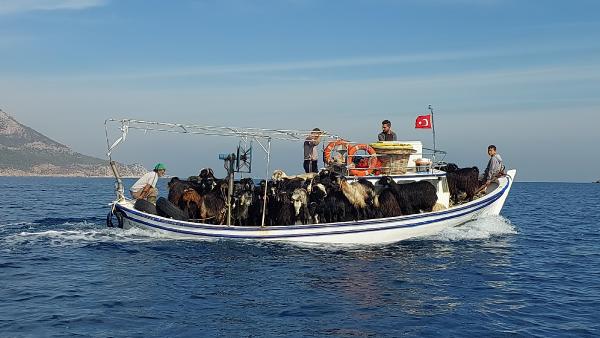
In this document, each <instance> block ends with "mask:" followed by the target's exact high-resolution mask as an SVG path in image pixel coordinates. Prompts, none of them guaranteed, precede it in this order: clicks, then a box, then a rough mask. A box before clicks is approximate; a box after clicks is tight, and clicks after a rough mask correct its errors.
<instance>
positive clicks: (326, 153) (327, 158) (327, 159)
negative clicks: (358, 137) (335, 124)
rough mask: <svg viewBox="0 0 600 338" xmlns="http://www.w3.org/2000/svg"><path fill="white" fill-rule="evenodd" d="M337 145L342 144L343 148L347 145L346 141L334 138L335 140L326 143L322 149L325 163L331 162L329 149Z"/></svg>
mask: <svg viewBox="0 0 600 338" xmlns="http://www.w3.org/2000/svg"><path fill="white" fill-rule="evenodd" d="M339 146H342V147H344V148H346V147H348V141H346V140H335V141H331V142H329V144H327V147H325V150H323V159H324V160H325V163H330V162H331V151H332V150H333V149H335V148H336V147H339Z"/></svg>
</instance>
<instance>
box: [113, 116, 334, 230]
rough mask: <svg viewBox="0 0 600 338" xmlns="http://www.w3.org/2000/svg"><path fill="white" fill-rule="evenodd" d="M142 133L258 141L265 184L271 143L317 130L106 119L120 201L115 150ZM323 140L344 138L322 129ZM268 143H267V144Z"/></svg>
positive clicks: (119, 180)
mask: <svg viewBox="0 0 600 338" xmlns="http://www.w3.org/2000/svg"><path fill="white" fill-rule="evenodd" d="M111 124H118V125H119V130H120V131H121V136H120V137H119V138H117V139H116V140H115V141H113V142H112V143H111V140H110V137H109V132H108V129H109V125H111ZM131 129H133V130H142V131H144V133H146V132H148V131H155V132H164V133H177V134H193V135H207V136H222V137H237V138H239V139H240V140H242V141H244V142H248V141H249V140H254V141H256V142H257V143H258V144H259V145H260V147H261V148H262V149H263V151H264V152H265V154H266V155H267V168H266V170H265V181H266V182H267V184H268V182H269V171H270V170H271V169H270V163H271V141H272V140H281V141H304V140H305V139H306V138H307V137H308V136H309V135H310V134H311V133H312V132H313V131H312V130H293V129H264V128H239V127H218V126H203V125H198V124H181V123H169V122H156V121H143V120H135V119H112V118H110V119H106V120H104V131H105V133H106V145H107V148H108V152H107V154H106V155H107V156H108V160H109V162H110V165H111V168H112V171H113V174H114V175H115V178H116V180H117V182H116V189H115V190H116V193H117V198H118V200H122V199H124V198H125V194H124V191H125V190H124V187H123V183H122V181H121V177H120V175H119V173H118V171H117V168H116V165H115V162H114V161H113V160H112V153H113V151H114V150H115V149H116V148H117V147H118V146H119V145H120V144H121V143H122V142H124V141H125V139H126V138H127V135H128V134H129V130H131ZM319 133H320V134H321V137H325V138H328V139H334V140H340V139H342V138H341V137H340V136H338V135H335V134H331V133H329V132H327V131H324V130H321V131H320V132H319ZM265 143H266V144H265ZM266 194H267V189H266V186H265V198H264V203H265V204H266V200H267V199H266ZM265 209H266V205H263V215H262V222H261V223H262V226H264V223H265V214H264V211H265Z"/></svg>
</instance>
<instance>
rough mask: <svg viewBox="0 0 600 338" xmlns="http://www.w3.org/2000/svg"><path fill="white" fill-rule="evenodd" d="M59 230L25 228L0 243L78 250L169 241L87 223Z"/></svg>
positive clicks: (135, 230)
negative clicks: (121, 244)
mask: <svg viewBox="0 0 600 338" xmlns="http://www.w3.org/2000/svg"><path fill="white" fill-rule="evenodd" d="M23 225H25V224H23ZM61 226H62V229H55V230H45V231H32V230H35V227H32V226H31V224H28V226H27V231H18V232H15V233H13V234H11V235H7V236H6V237H4V238H2V239H0V242H2V244H4V246H6V247H11V246H23V245H32V244H40V243H43V244H45V245H50V246H80V245H86V244H90V243H103V242H104V243H119V242H151V241H155V240H157V239H159V240H169V239H171V238H170V237H168V236H164V235H162V234H161V233H159V232H155V231H151V230H144V229H138V228H132V229H127V230H124V229H117V228H106V227H104V226H101V225H97V224H94V223H89V222H80V223H71V222H65V223H63V224H61ZM22 230H23V229H22Z"/></svg>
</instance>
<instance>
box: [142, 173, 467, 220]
mask: <svg viewBox="0 0 600 338" xmlns="http://www.w3.org/2000/svg"><path fill="white" fill-rule="evenodd" d="M443 169H445V170H446V171H447V181H448V188H449V191H450V196H451V203H452V204H458V203H460V202H461V201H462V200H469V201H470V200H472V199H473V198H474V196H475V194H476V191H477V189H478V187H479V181H478V177H479V170H478V169H477V167H472V168H462V169H459V168H458V167H457V166H456V165H453V164H449V165H448V166H446V167H445V168H443ZM168 188H169V195H168V198H167V199H165V198H164V197H160V198H159V199H158V200H157V201H156V207H155V208H152V210H148V208H147V206H146V205H147V204H144V203H143V202H145V201H142V202H140V200H138V201H137V202H136V205H135V207H136V208H137V209H139V210H141V211H145V212H152V213H156V214H158V215H160V216H164V217H170V218H173V219H177V220H184V221H191V222H200V223H208V224H226V222H227V211H228V209H229V207H231V224H232V225H237V226H260V225H267V226H273V225H294V224H297V223H299V222H300V223H302V224H318V223H333V222H344V221H353V220H364V219H372V218H382V217H394V216H402V215H410V214H415V213H420V212H430V211H436V210H441V209H444V206H443V205H442V204H440V203H436V202H437V193H436V188H435V186H434V185H433V184H431V183H429V182H427V181H417V182H411V183H404V184H398V183H396V182H395V181H394V180H393V178H392V177H390V176H382V177H381V178H380V179H379V180H378V181H377V182H376V183H375V184H373V183H371V182H370V181H368V180H367V179H365V178H359V179H358V180H353V179H352V180H350V181H349V180H348V179H347V178H346V177H345V176H343V175H340V174H338V173H335V172H333V171H330V170H327V169H323V170H321V171H320V172H319V173H310V174H302V175H296V176H287V175H286V174H285V173H284V172H283V171H281V170H275V171H274V173H273V176H272V179H271V180H269V181H268V184H267V182H266V181H264V180H263V181H261V182H260V184H259V185H256V184H255V182H254V181H253V180H252V179H251V178H243V179H240V180H237V181H235V183H234V189H233V194H232V196H231V200H230V201H231V202H230V203H231V206H228V205H227V195H228V188H229V182H228V180H227V179H217V178H215V176H214V174H213V171H212V169H203V170H202V171H201V172H200V175H199V176H192V177H190V178H188V179H187V180H180V179H178V178H177V177H174V178H172V179H171V180H170V181H169V183H168ZM265 188H266V194H265ZM265 198H266V200H265ZM263 209H264V210H265V212H264V220H263ZM263 222H264V223H263Z"/></svg>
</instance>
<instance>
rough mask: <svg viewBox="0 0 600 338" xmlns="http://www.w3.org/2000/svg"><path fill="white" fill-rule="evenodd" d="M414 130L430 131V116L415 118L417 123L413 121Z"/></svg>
mask: <svg viewBox="0 0 600 338" xmlns="http://www.w3.org/2000/svg"><path fill="white" fill-rule="evenodd" d="M415 128H417V129H419V128H421V129H431V114H430V115H420V116H417V121H415Z"/></svg>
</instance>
